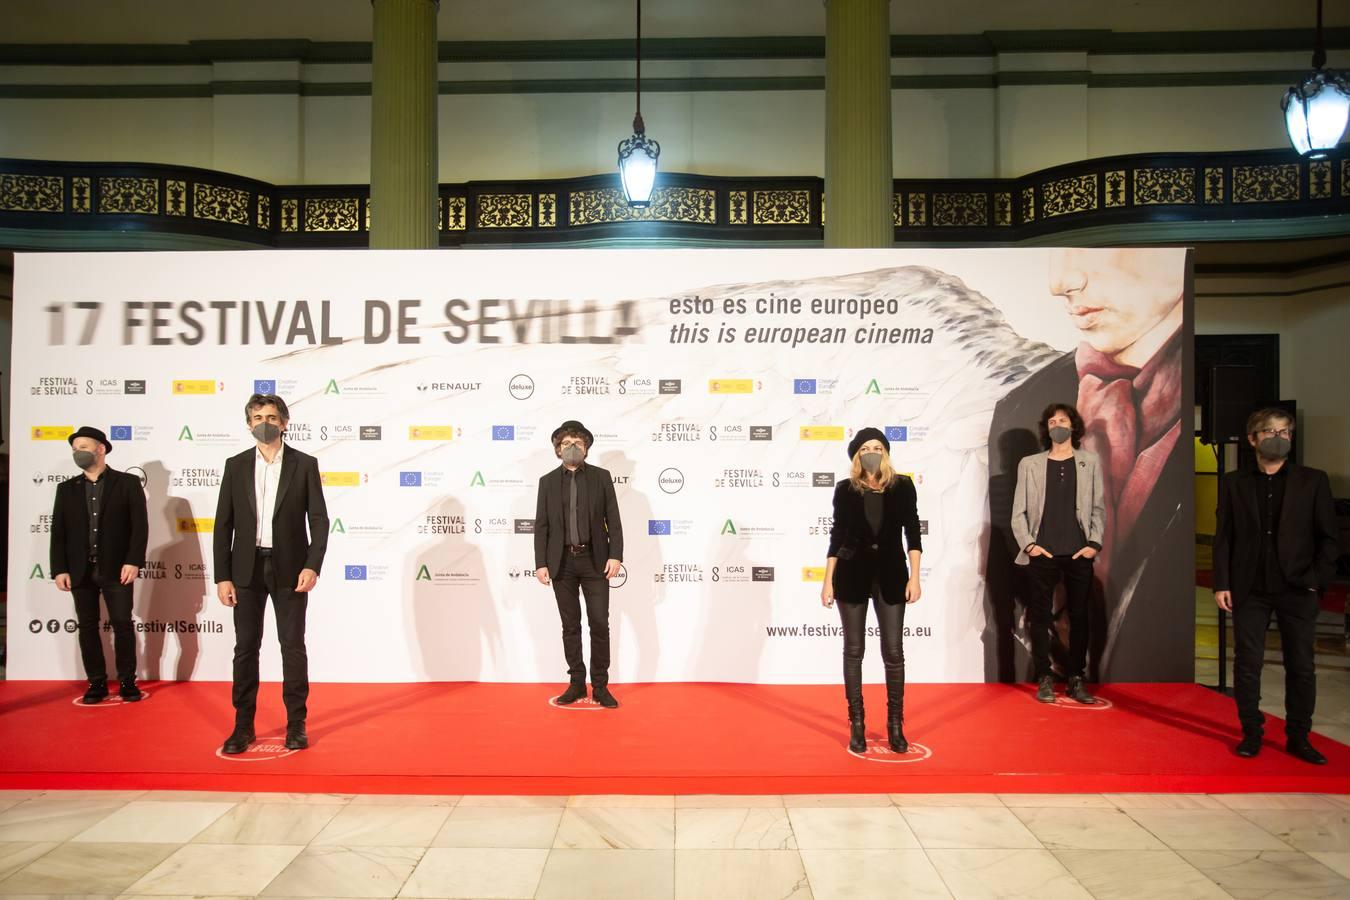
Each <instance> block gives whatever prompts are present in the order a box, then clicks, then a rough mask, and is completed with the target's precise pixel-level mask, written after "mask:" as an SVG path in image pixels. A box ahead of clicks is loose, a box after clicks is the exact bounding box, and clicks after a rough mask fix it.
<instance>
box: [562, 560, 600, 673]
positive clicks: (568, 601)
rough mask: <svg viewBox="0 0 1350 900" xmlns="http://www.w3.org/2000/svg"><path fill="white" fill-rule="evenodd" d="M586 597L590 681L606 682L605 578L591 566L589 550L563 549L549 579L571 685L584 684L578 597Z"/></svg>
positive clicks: (593, 564) (592, 561)
mask: <svg viewBox="0 0 1350 900" xmlns="http://www.w3.org/2000/svg"><path fill="white" fill-rule="evenodd" d="M579 593H580V594H581V595H584V596H585V598H586V624H587V626H588V627H589V629H590V632H591V684H592V685H594V686H595V687H603V686H605V685H607V684H609V580H608V579H607V578H605V573H604V571H603V570H600V569H597V568H596V567H595V560H593V559H591V556H590V552H589V551H587V552H586V553H583V554H581V555H580V556H573V555H572V554H571V552H570V551H568V550H563V563H562V568H561V569H559V570H558V577H557V578H554V579H553V597H554V599H556V600H557V601H558V616H559V618H561V619H562V640H563V656H564V657H566V659H567V676H568V678H569V679H571V681H572V683H573V684H585V683H586V661H585V660H584V659H583V658H582V653H581V596H579V595H578V594H579Z"/></svg>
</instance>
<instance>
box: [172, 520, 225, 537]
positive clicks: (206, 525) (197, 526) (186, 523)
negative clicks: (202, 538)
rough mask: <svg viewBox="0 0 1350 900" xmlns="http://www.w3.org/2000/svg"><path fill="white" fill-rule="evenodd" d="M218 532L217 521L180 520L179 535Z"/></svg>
mask: <svg viewBox="0 0 1350 900" xmlns="http://www.w3.org/2000/svg"><path fill="white" fill-rule="evenodd" d="M215 530H216V520H215V519H179V520H178V533H179V534H205V533H207V532H211V531H215Z"/></svg>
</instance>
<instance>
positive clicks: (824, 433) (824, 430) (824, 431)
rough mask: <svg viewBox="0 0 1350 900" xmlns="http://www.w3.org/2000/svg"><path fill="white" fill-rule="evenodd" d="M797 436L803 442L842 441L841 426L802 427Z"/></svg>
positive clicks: (842, 429)
mask: <svg viewBox="0 0 1350 900" xmlns="http://www.w3.org/2000/svg"><path fill="white" fill-rule="evenodd" d="M799 436H800V437H801V439H802V440H804V441H842V440H843V439H844V426H843V425H803V426H801V430H800V432H799Z"/></svg>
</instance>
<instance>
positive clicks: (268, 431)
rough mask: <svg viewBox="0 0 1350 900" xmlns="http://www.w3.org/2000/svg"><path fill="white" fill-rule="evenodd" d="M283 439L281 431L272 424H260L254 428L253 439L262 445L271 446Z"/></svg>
mask: <svg viewBox="0 0 1350 900" xmlns="http://www.w3.org/2000/svg"><path fill="white" fill-rule="evenodd" d="M279 437H281V429H280V428H278V427H277V426H275V425H273V424H272V423H271V422H259V423H258V424H257V425H254V426H253V439H254V440H255V441H257V442H258V443H260V444H270V443H272V442H273V441H275V440H276V439H277V438H279Z"/></svg>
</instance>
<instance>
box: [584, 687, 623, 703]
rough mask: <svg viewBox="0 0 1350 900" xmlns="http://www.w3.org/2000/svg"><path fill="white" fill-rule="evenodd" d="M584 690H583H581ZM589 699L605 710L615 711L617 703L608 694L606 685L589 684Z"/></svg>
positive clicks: (612, 696) (611, 695)
mask: <svg viewBox="0 0 1350 900" xmlns="http://www.w3.org/2000/svg"><path fill="white" fill-rule="evenodd" d="M583 690H584V688H583ZM591 699H592V700H594V701H595V702H596V703H599V704H600V705H601V706H603V707H604V708H605V709H617V708H618V706H619V701H618V700H617V699H616V698H615V697H614V695H613V694H611V693H610V692H609V685H607V684H595V683H594V682H592V684H591Z"/></svg>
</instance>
